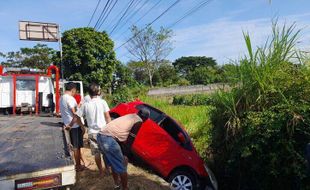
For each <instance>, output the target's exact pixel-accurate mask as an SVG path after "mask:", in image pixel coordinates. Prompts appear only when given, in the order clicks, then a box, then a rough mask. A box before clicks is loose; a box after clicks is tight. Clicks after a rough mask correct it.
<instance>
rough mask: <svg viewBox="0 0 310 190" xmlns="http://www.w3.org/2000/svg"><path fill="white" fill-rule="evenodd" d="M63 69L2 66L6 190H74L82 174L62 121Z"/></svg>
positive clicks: (0, 165) (1, 174)
mask: <svg viewBox="0 0 310 190" xmlns="http://www.w3.org/2000/svg"><path fill="white" fill-rule="evenodd" d="M59 81H60V77H59V69H58V67H56V66H55V65H51V66H49V67H48V68H47V71H44V70H40V69H29V68H5V67H3V66H1V65H0V110H1V111H2V113H3V114H2V115H1V116H0V190H14V189H15V190H29V189H59V188H66V189H68V188H70V186H71V185H73V184H75V182H76V171H75V167H74V161H73V158H72V154H70V148H69V143H70V142H69V140H70V139H69V138H68V135H66V132H65V131H64V130H63V127H62V124H61V119H60V118H59V117H57V116H59V98H60V82H59Z"/></svg>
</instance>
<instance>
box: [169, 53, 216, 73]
mask: <svg viewBox="0 0 310 190" xmlns="http://www.w3.org/2000/svg"><path fill="white" fill-rule="evenodd" d="M172 64H173V66H174V67H175V69H176V70H177V71H178V72H179V73H180V74H181V75H182V76H185V77H186V76H187V75H188V74H189V73H190V72H192V71H194V70H195V69H196V68H197V67H215V66H216V65H217V63H216V61H215V60H214V59H213V58H212V57H205V56H189V57H181V58H178V59H176V60H175V61H174V62H173V63H172Z"/></svg>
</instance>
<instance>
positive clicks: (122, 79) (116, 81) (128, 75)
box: [112, 63, 137, 91]
mask: <svg viewBox="0 0 310 190" xmlns="http://www.w3.org/2000/svg"><path fill="white" fill-rule="evenodd" d="M136 84H137V81H136V80H135V79H134V78H133V71H132V70H131V69H130V68H129V67H128V66H127V65H124V64H121V63H118V64H117V65H116V70H115V72H114V74H113V82H112V90H113V91H115V90H117V89H123V88H125V87H133V86H135V85H136Z"/></svg>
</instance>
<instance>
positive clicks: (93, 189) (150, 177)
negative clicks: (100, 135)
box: [72, 143, 169, 190]
mask: <svg viewBox="0 0 310 190" xmlns="http://www.w3.org/2000/svg"><path fill="white" fill-rule="evenodd" d="M84 144H86V145H85V146H86V147H85V148H83V149H82V155H83V158H84V161H85V166H87V169H86V170H84V171H83V172H79V173H77V183H76V184H75V185H74V186H73V187H72V189H74V190H99V189H100V190H110V189H111V190H113V188H114V183H113V179H112V176H111V175H106V176H104V177H100V176H99V174H98V169H97V167H96V163H95V160H94V158H93V156H92V155H91V152H90V149H89V147H87V143H84ZM128 178H129V179H128V180H129V189H130V190H169V186H168V184H167V183H166V182H165V181H164V180H163V179H161V178H160V177H158V176H157V175H154V174H152V173H150V172H148V171H146V170H144V169H142V168H140V167H137V166H134V165H132V164H129V165H128Z"/></svg>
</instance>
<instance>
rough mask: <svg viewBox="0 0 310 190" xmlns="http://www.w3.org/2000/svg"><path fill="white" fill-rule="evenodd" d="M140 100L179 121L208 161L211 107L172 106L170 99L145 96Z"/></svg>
mask: <svg viewBox="0 0 310 190" xmlns="http://www.w3.org/2000/svg"><path fill="white" fill-rule="evenodd" d="M140 99H141V101H143V102H145V103H147V104H150V105H152V106H154V107H156V108H158V109H160V110H162V111H163V112H165V113H166V114H168V115H169V116H171V117H172V118H174V119H175V120H177V121H179V122H180V123H181V124H182V125H183V126H184V128H185V129H186V131H187V132H188V134H189V135H190V137H191V138H192V141H193V143H194V145H195V147H196V149H197V151H198V152H199V154H200V155H201V156H202V157H203V158H204V159H206V154H205V153H206V150H207V148H208V146H209V143H210V141H209V140H210V138H209V137H210V132H209V131H210V128H211V124H210V120H209V111H210V110H211V109H212V108H211V107H210V106H184V105H172V104H171V103H170V99H169V98H164V97H148V96H143V97H140Z"/></svg>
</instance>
